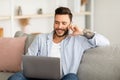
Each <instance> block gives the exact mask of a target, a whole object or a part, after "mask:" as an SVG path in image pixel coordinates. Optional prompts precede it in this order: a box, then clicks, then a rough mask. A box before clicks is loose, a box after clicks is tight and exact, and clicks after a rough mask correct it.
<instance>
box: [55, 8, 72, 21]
mask: <svg viewBox="0 0 120 80" xmlns="http://www.w3.org/2000/svg"><path fill="white" fill-rule="evenodd" d="M57 14H60V15H62V14H68V15H69V18H70V21H72V13H71V11H70V9H69V8H67V7H58V8H57V9H56V10H55V16H56V15H57Z"/></svg>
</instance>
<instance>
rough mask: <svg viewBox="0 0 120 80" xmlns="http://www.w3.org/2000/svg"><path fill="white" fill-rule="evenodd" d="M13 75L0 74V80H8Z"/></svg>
mask: <svg viewBox="0 0 120 80" xmlns="http://www.w3.org/2000/svg"><path fill="white" fill-rule="evenodd" d="M13 74H14V73H10V72H9V73H8V72H0V80H8V78H9V77H10V76H11V75H13Z"/></svg>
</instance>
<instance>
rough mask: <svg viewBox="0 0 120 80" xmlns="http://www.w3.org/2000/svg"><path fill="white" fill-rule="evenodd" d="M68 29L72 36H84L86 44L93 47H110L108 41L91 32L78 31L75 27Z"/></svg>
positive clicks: (85, 30)
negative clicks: (86, 40)
mask: <svg viewBox="0 0 120 80" xmlns="http://www.w3.org/2000/svg"><path fill="white" fill-rule="evenodd" d="M69 29H71V30H72V31H73V33H72V35H81V36H85V37H86V38H87V39H88V42H89V43H90V44H91V45H93V46H107V45H110V42H109V40H108V39H107V38H106V37H104V36H103V35H101V34H98V33H94V32H91V31H90V30H88V29H84V30H82V29H80V28H79V27H77V26H75V25H71V26H69Z"/></svg>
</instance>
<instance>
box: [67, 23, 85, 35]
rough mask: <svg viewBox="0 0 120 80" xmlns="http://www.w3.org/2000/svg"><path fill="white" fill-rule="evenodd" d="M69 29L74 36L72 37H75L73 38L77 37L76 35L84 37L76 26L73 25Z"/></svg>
mask: <svg viewBox="0 0 120 80" xmlns="http://www.w3.org/2000/svg"><path fill="white" fill-rule="evenodd" d="M68 29H69V30H71V31H72V34H71V35H73V36H75V35H83V31H82V29H81V28H79V27H78V26H76V25H72V24H71V25H70V26H69V27H68Z"/></svg>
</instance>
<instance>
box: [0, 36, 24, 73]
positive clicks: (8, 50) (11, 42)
mask: <svg viewBox="0 0 120 80" xmlns="http://www.w3.org/2000/svg"><path fill="white" fill-rule="evenodd" d="M25 39H26V37H19V38H0V71H4V72H6V71H9V72H17V71H20V69H21V58H22V54H23V53H24V45H25Z"/></svg>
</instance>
